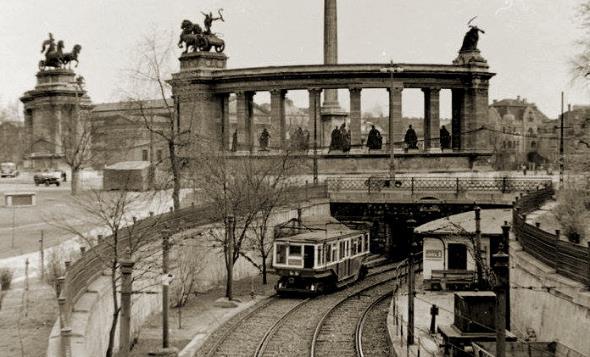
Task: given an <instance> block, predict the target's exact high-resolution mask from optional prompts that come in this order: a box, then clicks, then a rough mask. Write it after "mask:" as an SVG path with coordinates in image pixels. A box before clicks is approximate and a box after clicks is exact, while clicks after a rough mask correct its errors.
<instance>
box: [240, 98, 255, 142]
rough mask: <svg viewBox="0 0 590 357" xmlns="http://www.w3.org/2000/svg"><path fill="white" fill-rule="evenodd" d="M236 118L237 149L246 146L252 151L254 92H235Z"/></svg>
mask: <svg viewBox="0 0 590 357" xmlns="http://www.w3.org/2000/svg"><path fill="white" fill-rule="evenodd" d="M236 100H237V103H236V106H237V120H238V142H239V143H240V145H239V147H238V149H240V147H241V148H247V149H248V150H249V151H250V152H252V151H254V133H255V127H254V115H253V100H254V92H238V93H236Z"/></svg>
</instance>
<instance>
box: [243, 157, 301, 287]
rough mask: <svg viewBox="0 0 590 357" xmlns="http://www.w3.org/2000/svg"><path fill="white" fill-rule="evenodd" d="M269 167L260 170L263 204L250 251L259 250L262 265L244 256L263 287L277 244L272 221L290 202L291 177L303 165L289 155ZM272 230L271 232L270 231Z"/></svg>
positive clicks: (253, 232)
mask: <svg viewBox="0 0 590 357" xmlns="http://www.w3.org/2000/svg"><path fill="white" fill-rule="evenodd" d="M266 165H267V167H261V168H260V169H259V170H260V174H259V175H257V176H256V178H255V179H256V180H260V181H261V182H260V183H259V185H258V186H259V187H260V189H259V191H258V200H259V202H260V205H259V207H258V212H257V214H256V219H255V220H254V221H253V222H252V225H251V227H250V230H251V232H252V235H251V237H250V239H249V240H248V248H250V249H252V250H254V251H256V252H257V253H258V255H259V258H260V262H259V263H257V262H255V261H253V260H252V259H251V258H250V257H249V256H248V255H245V254H242V255H243V256H244V257H245V258H246V259H247V260H248V261H250V262H251V263H252V264H253V265H254V266H255V267H256V268H257V269H259V270H260V272H261V274H262V284H265V285H266V283H267V272H268V266H267V265H268V258H269V256H270V253H271V252H272V247H273V243H274V238H275V237H274V229H269V228H271V227H269V223H270V219H271V216H272V214H273V213H275V211H276V209H277V208H278V207H280V206H283V205H285V204H287V203H288V197H289V196H288V194H289V192H290V191H289V188H290V187H292V186H290V183H291V177H292V175H293V174H294V173H296V171H297V169H300V168H302V167H303V162H302V161H301V160H300V159H298V158H296V157H292V156H291V155H290V154H289V152H285V153H283V154H282V155H280V156H279V157H278V158H277V160H276V161H272V162H268V163H267V164H266ZM269 230H270V232H269Z"/></svg>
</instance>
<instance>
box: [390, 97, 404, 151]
mask: <svg viewBox="0 0 590 357" xmlns="http://www.w3.org/2000/svg"><path fill="white" fill-rule="evenodd" d="M387 90H388V91H389V138H388V140H389V151H390V152H391V153H393V151H394V149H395V148H396V147H400V145H401V144H400V143H401V142H402V131H403V128H402V92H403V87H391V88H388V89H387Z"/></svg>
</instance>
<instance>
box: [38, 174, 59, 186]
mask: <svg viewBox="0 0 590 357" xmlns="http://www.w3.org/2000/svg"><path fill="white" fill-rule="evenodd" d="M61 177H62V173H61V171H44V172H38V173H36V174H35V175H34V176H33V180H34V181H35V186H39V185H45V186H49V185H55V186H59V185H60V182H59V180H60V179H61Z"/></svg>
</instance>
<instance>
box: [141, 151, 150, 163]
mask: <svg viewBox="0 0 590 357" xmlns="http://www.w3.org/2000/svg"><path fill="white" fill-rule="evenodd" d="M141 159H142V160H143V161H149V156H148V151H147V150H141Z"/></svg>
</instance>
